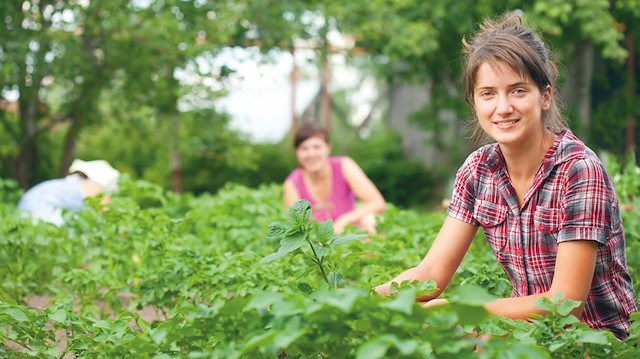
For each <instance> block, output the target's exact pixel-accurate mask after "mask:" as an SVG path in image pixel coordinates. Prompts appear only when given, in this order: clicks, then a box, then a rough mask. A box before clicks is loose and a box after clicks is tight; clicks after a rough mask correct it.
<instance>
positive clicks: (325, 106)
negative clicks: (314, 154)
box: [321, 56, 331, 132]
mask: <svg viewBox="0 0 640 359" xmlns="http://www.w3.org/2000/svg"><path fill="white" fill-rule="evenodd" d="M330 78H331V74H330V70H329V57H328V56H327V58H326V59H325V61H324V64H323V66H322V84H321V89H322V125H323V126H324V128H326V129H327V131H329V132H330V131H331V94H329V81H330Z"/></svg>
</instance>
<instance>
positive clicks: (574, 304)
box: [556, 299, 580, 316]
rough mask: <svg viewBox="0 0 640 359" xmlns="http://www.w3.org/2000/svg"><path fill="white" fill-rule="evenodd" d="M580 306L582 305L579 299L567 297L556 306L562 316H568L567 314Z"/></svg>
mask: <svg viewBox="0 0 640 359" xmlns="http://www.w3.org/2000/svg"><path fill="white" fill-rule="evenodd" d="M579 306H580V302H579V301H575V300H571V299H565V300H563V301H562V302H560V304H558V306H557V307H556V310H557V311H558V314H560V315H562V316H566V315H569V313H571V311H572V310H574V309H575V308H578V307H579Z"/></svg>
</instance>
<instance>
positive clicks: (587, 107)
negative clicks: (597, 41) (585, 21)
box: [562, 41, 594, 138]
mask: <svg viewBox="0 0 640 359" xmlns="http://www.w3.org/2000/svg"><path fill="white" fill-rule="evenodd" d="M593 59H594V54H593V44H592V43H591V42H590V41H583V42H581V43H580V44H579V45H578V48H577V49H576V50H575V52H574V56H573V58H572V60H571V62H570V63H569V69H568V76H567V79H566V81H565V83H564V84H563V88H562V95H563V96H562V97H563V98H564V99H565V101H566V104H567V107H569V108H574V109H575V111H576V116H577V121H578V122H577V123H576V125H577V126H575V128H573V129H572V130H573V131H574V133H576V135H578V136H579V137H583V138H586V137H588V136H589V134H590V133H591V132H590V129H591V82H592V79H593Z"/></svg>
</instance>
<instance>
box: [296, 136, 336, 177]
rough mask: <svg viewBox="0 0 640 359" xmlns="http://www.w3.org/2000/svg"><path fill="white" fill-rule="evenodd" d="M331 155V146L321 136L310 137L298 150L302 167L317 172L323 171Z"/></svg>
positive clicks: (297, 154)
mask: <svg viewBox="0 0 640 359" xmlns="http://www.w3.org/2000/svg"><path fill="white" fill-rule="evenodd" d="M330 154H331V145H330V144H328V143H327V142H326V141H325V140H324V137H323V136H321V135H317V136H313V137H309V138H308V139H306V140H305V141H303V142H302V143H300V145H298V147H297V148H296V157H297V158H298V164H300V167H302V168H303V169H305V170H307V171H311V172H315V171H319V170H320V169H322V167H323V166H324V165H325V164H326V163H327V159H328V158H329V155H330Z"/></svg>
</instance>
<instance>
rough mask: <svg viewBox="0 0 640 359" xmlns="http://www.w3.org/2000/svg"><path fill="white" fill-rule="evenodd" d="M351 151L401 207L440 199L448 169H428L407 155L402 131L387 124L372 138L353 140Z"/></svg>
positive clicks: (390, 198)
mask: <svg viewBox="0 0 640 359" xmlns="http://www.w3.org/2000/svg"><path fill="white" fill-rule="evenodd" d="M347 154H348V155H349V156H350V157H352V158H353V159H354V160H355V161H356V162H357V163H358V165H360V167H361V168H362V170H363V171H364V172H365V173H366V174H367V176H368V177H369V178H370V179H371V181H373V183H374V184H375V185H376V186H377V187H378V189H379V190H380V192H381V193H382V196H383V197H384V198H385V200H386V201H387V202H390V203H393V204H395V205H397V206H399V207H421V208H425V207H428V206H430V205H431V204H432V203H433V202H434V201H436V200H439V199H440V198H438V195H439V194H440V193H442V187H443V183H444V178H445V175H444V170H438V169H435V168H434V169H430V170H428V169H425V167H424V166H423V165H422V164H420V163H418V162H416V161H411V160H407V159H405V158H404V155H403V153H402V145H401V138H400V135H398V134H397V133H394V132H392V131H390V130H388V129H387V128H385V127H384V126H380V127H379V128H377V129H376V130H375V131H374V132H373V133H372V135H371V136H370V137H369V138H365V139H362V140H359V141H354V142H353V143H352V144H350V146H349V149H348V151H347Z"/></svg>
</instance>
